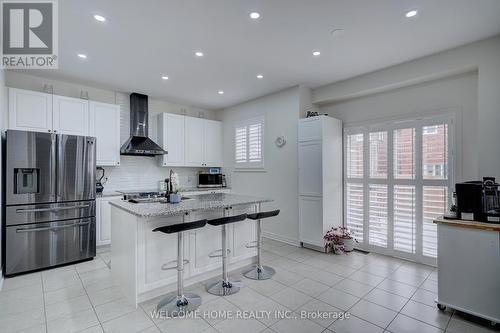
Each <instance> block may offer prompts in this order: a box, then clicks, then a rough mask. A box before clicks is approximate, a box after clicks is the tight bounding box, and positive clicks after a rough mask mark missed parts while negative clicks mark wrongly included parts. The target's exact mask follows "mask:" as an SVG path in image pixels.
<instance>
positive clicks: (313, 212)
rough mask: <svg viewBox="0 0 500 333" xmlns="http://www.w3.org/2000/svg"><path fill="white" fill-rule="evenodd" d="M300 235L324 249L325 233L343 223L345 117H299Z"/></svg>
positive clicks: (305, 241)
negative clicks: (340, 118)
mask: <svg viewBox="0 0 500 333" xmlns="http://www.w3.org/2000/svg"><path fill="white" fill-rule="evenodd" d="M298 138H299V143H298V147H299V148H298V149H299V152H298V155H299V239H300V242H301V243H302V245H303V246H304V247H309V248H312V249H316V250H323V249H324V241H323V236H324V234H325V233H326V232H327V231H328V230H329V229H330V228H331V227H334V226H335V227H339V226H342V219H343V201H342V200H343V199H342V198H343V185H342V179H343V178H342V121H341V120H338V119H335V118H332V117H328V116H317V117H311V118H305V119H300V120H299V133H298Z"/></svg>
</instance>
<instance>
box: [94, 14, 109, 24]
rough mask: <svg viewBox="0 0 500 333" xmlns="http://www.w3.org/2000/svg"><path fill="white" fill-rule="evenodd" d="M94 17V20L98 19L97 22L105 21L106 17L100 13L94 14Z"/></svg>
mask: <svg viewBox="0 0 500 333" xmlns="http://www.w3.org/2000/svg"><path fill="white" fill-rule="evenodd" d="M94 18H95V19H96V21H99V22H105V21H106V18H105V17H104V16H102V15H97V14H96V15H94Z"/></svg>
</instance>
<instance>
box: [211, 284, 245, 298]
mask: <svg viewBox="0 0 500 333" xmlns="http://www.w3.org/2000/svg"><path fill="white" fill-rule="evenodd" d="M240 288H241V281H229V280H228V281H224V280H219V281H217V282H215V283H213V284H211V285H210V286H208V287H207V292H208V293H209V294H212V295H216V296H227V295H232V294H236V293H237V292H238V291H240Z"/></svg>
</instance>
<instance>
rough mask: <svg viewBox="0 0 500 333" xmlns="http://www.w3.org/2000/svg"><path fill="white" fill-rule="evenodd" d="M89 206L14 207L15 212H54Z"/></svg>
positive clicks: (87, 206)
mask: <svg viewBox="0 0 500 333" xmlns="http://www.w3.org/2000/svg"><path fill="white" fill-rule="evenodd" d="M89 207H90V205H81V206H71V207H49V208H30V209H28V208H24V209H16V213H37V212H56V211H59V210H71V209H84V208H89Z"/></svg>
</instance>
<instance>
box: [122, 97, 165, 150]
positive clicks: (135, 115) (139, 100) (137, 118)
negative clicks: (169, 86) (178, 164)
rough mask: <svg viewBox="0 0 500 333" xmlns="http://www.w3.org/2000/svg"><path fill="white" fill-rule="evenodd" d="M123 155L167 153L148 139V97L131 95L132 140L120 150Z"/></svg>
mask: <svg viewBox="0 0 500 333" xmlns="http://www.w3.org/2000/svg"><path fill="white" fill-rule="evenodd" d="M120 154H121V155H132V156H156V155H165V154H167V152H166V151H165V150H163V149H162V148H161V147H160V146H159V145H157V144H156V143H155V142H154V141H153V140H151V139H150V138H148V96H147V95H142V94H138V93H133V94H130V138H129V139H128V140H127V141H126V142H125V143H124V144H123V146H122V147H121V149H120Z"/></svg>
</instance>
